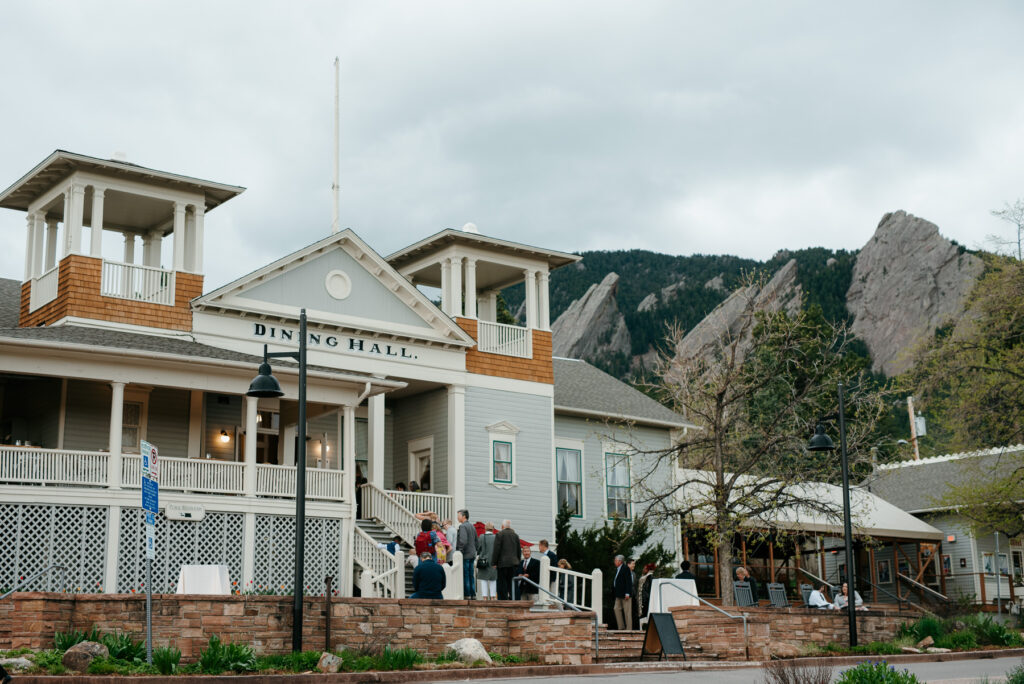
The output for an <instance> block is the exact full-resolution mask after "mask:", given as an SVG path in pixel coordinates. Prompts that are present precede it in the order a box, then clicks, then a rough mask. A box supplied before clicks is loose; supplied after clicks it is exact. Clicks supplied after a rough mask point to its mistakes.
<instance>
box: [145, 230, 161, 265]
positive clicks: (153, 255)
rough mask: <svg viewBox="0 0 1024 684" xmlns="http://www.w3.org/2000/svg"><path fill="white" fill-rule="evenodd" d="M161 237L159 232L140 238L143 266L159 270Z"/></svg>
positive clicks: (155, 231)
mask: <svg viewBox="0 0 1024 684" xmlns="http://www.w3.org/2000/svg"><path fill="white" fill-rule="evenodd" d="M161 237H162V236H161V235H160V231H159V230H154V231H153V232H151V233H146V234H145V235H143V236H142V263H143V264H144V265H146V266H153V267H154V268H159V266H160V240H161Z"/></svg>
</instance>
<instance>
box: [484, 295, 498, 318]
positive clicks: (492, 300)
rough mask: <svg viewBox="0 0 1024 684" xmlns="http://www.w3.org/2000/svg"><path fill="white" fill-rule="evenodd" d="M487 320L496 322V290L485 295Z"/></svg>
mask: <svg viewBox="0 0 1024 684" xmlns="http://www.w3.org/2000/svg"><path fill="white" fill-rule="evenodd" d="M487 320H489V321H494V322H497V321H498V292H497V291H496V290H491V291H490V292H488V293H487Z"/></svg>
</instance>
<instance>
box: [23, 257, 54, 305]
mask: <svg viewBox="0 0 1024 684" xmlns="http://www.w3.org/2000/svg"><path fill="white" fill-rule="evenodd" d="M59 275H60V267H59V266H54V267H53V268H51V269H50V270H49V271H47V272H46V273H44V274H43V275H41V276H39V277H38V278H33V279H32V287H31V289H30V290H29V295H28V310H29V312H32V311H35V310H36V309H38V308H39V307H41V306H43V305H44V304H49V303H50V302H52V301H53V300H54V299H56V298H57V278H58V276H59Z"/></svg>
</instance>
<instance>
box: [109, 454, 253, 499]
mask: <svg viewBox="0 0 1024 684" xmlns="http://www.w3.org/2000/svg"><path fill="white" fill-rule="evenodd" d="M141 461H142V458H141V457H140V456H136V455H125V456H124V457H123V458H122V460H121V483H122V486H124V487H131V488H137V487H141V486H142V481H141V478H142V463H141ZM243 469H244V465H243V464H241V463H235V462H233V461H215V460H212V459H203V458H171V457H168V456H161V457H160V489H163V490H174V491H181V492H209V493H212V494H241V493H242V473H243Z"/></svg>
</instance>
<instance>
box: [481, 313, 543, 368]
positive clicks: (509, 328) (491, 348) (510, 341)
mask: <svg viewBox="0 0 1024 684" xmlns="http://www.w3.org/2000/svg"><path fill="white" fill-rule="evenodd" d="M476 333H477V341H476V344H477V349H479V350H480V351H482V352H487V353H489V354H502V355H503V356H518V357H519V358H523V359H529V358H532V357H533V344H532V335H531V334H530V329H529V328H521V327H519V326H518V325H508V324H506V323H493V322H491V321H478V322H477V329H476Z"/></svg>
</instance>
